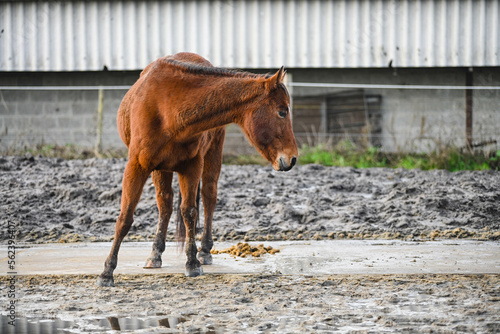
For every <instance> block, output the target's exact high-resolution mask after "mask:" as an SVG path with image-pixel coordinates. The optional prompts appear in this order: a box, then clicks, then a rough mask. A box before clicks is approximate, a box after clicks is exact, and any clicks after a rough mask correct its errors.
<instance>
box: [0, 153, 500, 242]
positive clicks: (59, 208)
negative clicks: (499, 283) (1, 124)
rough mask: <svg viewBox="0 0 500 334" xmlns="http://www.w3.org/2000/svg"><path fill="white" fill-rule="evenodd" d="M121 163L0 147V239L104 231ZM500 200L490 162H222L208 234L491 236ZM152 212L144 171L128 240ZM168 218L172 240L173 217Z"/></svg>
mask: <svg viewBox="0 0 500 334" xmlns="http://www.w3.org/2000/svg"><path fill="white" fill-rule="evenodd" d="M125 163H126V161H125V160H119V159H101V160H100V159H88V160H62V159H54V158H43V157H33V156H30V155H28V156H24V157H11V156H4V157H0V212H2V215H1V216H0V226H1V227H2V228H1V230H0V237H1V239H0V240H1V241H0V243H5V242H6V240H7V237H6V236H7V228H6V227H7V225H9V224H10V225H15V226H16V229H15V230H16V238H17V240H18V241H20V242H28V243H46V242H78V241H109V240H111V238H112V236H113V234H114V225H115V221H116V218H117V217H118V214H119V208H120V196H121V180H122V174H123V170H124V168H125ZM174 183H175V185H174V187H177V185H176V183H177V181H176V178H174ZM175 189H176V188H175ZM499 202H500V172H498V171H476V172H456V173H450V172H447V171H443V170H434V171H421V170H405V169H385V168H370V169H354V168H336V167H323V166H319V165H306V166H297V167H295V168H294V169H292V170H291V171H290V172H287V173H278V172H275V171H273V170H272V168H271V167H270V166H268V167H262V166H234V165H233V166H231V165H225V166H223V168H222V171H221V177H220V180H219V192H218V203H217V207H216V211H215V216H214V229H213V234H214V239H215V240H218V241H222V240H226V241H227V240H238V241H242V240H244V241H263V240H300V239H338V238H353V239H366V238H368V239H406V240H414V239H420V240H429V239H436V238H440V239H443V238H445V239H446V238H473V239H482V240H498V239H499V238H500V219H499V218H498V217H500V206H499V205H498V203H499ZM201 211H203V210H201ZM157 220H158V210H157V208H156V200H155V191H154V186H153V184H152V182H151V179H150V180H148V182H147V184H146V186H145V187H144V192H143V194H142V198H141V201H140V202H139V205H138V207H137V210H136V213H135V222H134V224H133V226H132V228H131V231H130V233H129V236H128V240H131V241H144V240H152V239H153V234H154V232H155V230H156V224H157ZM171 220H172V221H173V218H172V219H171ZM201 221H203V219H202V220H201ZM170 226H171V228H170V229H169V233H168V240H169V241H173V240H174V228H173V227H174V226H175V225H174V224H172V223H171V224H170Z"/></svg>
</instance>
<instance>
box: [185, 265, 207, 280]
mask: <svg viewBox="0 0 500 334" xmlns="http://www.w3.org/2000/svg"><path fill="white" fill-rule="evenodd" d="M184 273H185V274H186V276H187V277H196V276H200V275H203V267H202V266H201V265H200V266H199V267H191V266H188V265H186V271H185V272H184Z"/></svg>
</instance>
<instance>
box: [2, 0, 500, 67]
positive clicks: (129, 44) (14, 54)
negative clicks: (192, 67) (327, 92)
mask: <svg viewBox="0 0 500 334" xmlns="http://www.w3.org/2000/svg"><path fill="white" fill-rule="evenodd" d="M499 17H500V5H499V2H498V1H496V0H477V1H475V0H467V1H460V0H456V1H445V0H441V1H427V0H425V1H423V0H422V1H420V0H402V1H385V0H375V1H367V0H353V1H350V0H343V1H318V0H316V1H304V0H302V1H269V0H268V1H255V0H254V1H50V2H44V1H20V2H14V1H11V2H9V1H7V2H5V1H2V2H1V3H0V71H93V70H101V69H103V67H104V66H106V67H107V68H108V69H110V70H137V69H141V68H143V67H145V66H146V65H147V64H148V63H149V62H151V61H152V60H154V59H155V58H157V57H160V56H163V55H167V54H173V53H176V52H179V51H191V52H196V53H199V54H201V55H202V56H204V57H206V58H208V59H209V60H210V61H211V62H212V63H213V64H214V65H216V66H225V67H239V68H276V67H279V66H281V65H283V64H284V65H286V66H287V67H289V68H314V67H317V68H321V67H340V68H342V67H343V68H356V67H386V66H388V65H389V63H390V62H392V66H394V67H441V66H499V65H500V52H499V47H500V27H499Z"/></svg>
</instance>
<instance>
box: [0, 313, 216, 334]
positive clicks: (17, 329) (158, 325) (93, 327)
mask: <svg viewBox="0 0 500 334" xmlns="http://www.w3.org/2000/svg"><path fill="white" fill-rule="evenodd" d="M188 320H189V316H180V317H174V316H170V317H166V316H165V315H163V316H157V317H149V318H139V317H120V318H118V317H111V316H110V317H107V318H82V319H73V320H62V319H40V318H32V319H30V318H16V319H15V321H14V322H13V321H12V319H11V318H10V317H8V316H5V315H2V316H0V329H1V330H0V332H1V333H3V334H32V333H38V334H53V333H105V332H109V331H111V330H112V331H120V332H122V333H127V332H130V333H137V332H141V331H142V332H150V331H154V332H161V333H168V332H177V326H178V325H180V324H181V323H184V322H186V321H188ZM13 324H14V325H13ZM199 332H200V333H206V334H216V333H221V332H222V331H221V330H216V329H215V328H214V327H211V326H208V327H207V328H205V329H204V330H202V329H200V330H199Z"/></svg>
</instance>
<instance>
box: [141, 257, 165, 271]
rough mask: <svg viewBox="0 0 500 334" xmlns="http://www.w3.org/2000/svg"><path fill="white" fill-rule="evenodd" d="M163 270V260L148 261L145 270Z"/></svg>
mask: <svg viewBox="0 0 500 334" xmlns="http://www.w3.org/2000/svg"><path fill="white" fill-rule="evenodd" d="M157 268H161V260H154V259H147V260H146V265H145V266H144V269H157Z"/></svg>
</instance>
